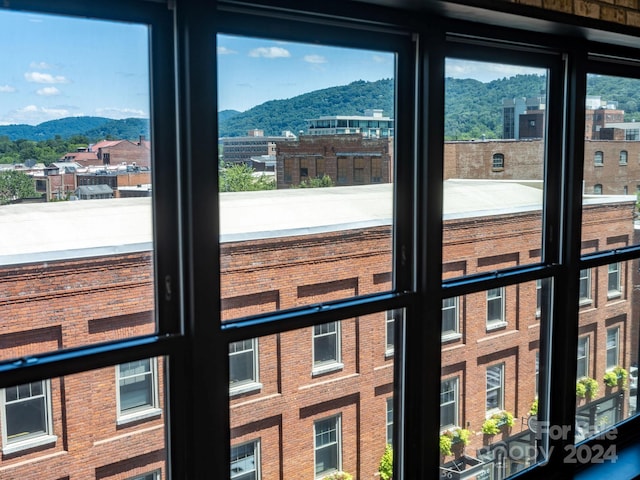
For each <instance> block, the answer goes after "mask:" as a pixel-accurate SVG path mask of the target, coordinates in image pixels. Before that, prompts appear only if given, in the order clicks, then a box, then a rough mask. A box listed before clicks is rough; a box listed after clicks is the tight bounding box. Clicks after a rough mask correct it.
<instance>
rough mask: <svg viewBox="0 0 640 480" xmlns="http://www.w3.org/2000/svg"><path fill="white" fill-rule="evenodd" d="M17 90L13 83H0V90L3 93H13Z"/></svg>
mask: <svg viewBox="0 0 640 480" xmlns="http://www.w3.org/2000/svg"><path fill="white" fill-rule="evenodd" d="M15 91H16V87H12V86H11V85H0V92H2V93H13V92H15Z"/></svg>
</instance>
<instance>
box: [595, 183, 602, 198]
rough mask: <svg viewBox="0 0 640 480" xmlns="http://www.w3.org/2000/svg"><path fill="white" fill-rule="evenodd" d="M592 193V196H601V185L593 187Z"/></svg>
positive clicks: (597, 184)
mask: <svg viewBox="0 0 640 480" xmlns="http://www.w3.org/2000/svg"><path fill="white" fill-rule="evenodd" d="M593 193H594V195H602V184H601V183H596V184H595V185H594V186H593Z"/></svg>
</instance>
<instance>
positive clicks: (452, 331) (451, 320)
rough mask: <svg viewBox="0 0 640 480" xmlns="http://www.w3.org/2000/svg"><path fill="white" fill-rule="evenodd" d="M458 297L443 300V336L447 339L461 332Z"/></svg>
mask: <svg viewBox="0 0 640 480" xmlns="http://www.w3.org/2000/svg"><path fill="white" fill-rule="evenodd" d="M458 306H459V301H458V297H451V298H445V299H443V300H442V338H443V339H445V340H446V339H447V338H450V337H452V336H457V334H459V333H460V326H459V321H458V319H459V313H458Z"/></svg>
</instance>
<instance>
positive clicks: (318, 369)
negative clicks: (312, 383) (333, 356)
mask: <svg viewBox="0 0 640 480" xmlns="http://www.w3.org/2000/svg"><path fill="white" fill-rule="evenodd" d="M343 368H344V363H340V362H336V363H329V364H327V365H320V366H314V367H313V371H312V372H311V374H312V375H313V376H315V375H323V374H325V373H329V372H335V371H337V370H342V369H343Z"/></svg>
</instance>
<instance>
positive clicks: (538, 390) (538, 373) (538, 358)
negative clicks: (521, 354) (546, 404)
mask: <svg viewBox="0 0 640 480" xmlns="http://www.w3.org/2000/svg"><path fill="white" fill-rule="evenodd" d="M539 392H540V350H536V398H537V397H538V394H539Z"/></svg>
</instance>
